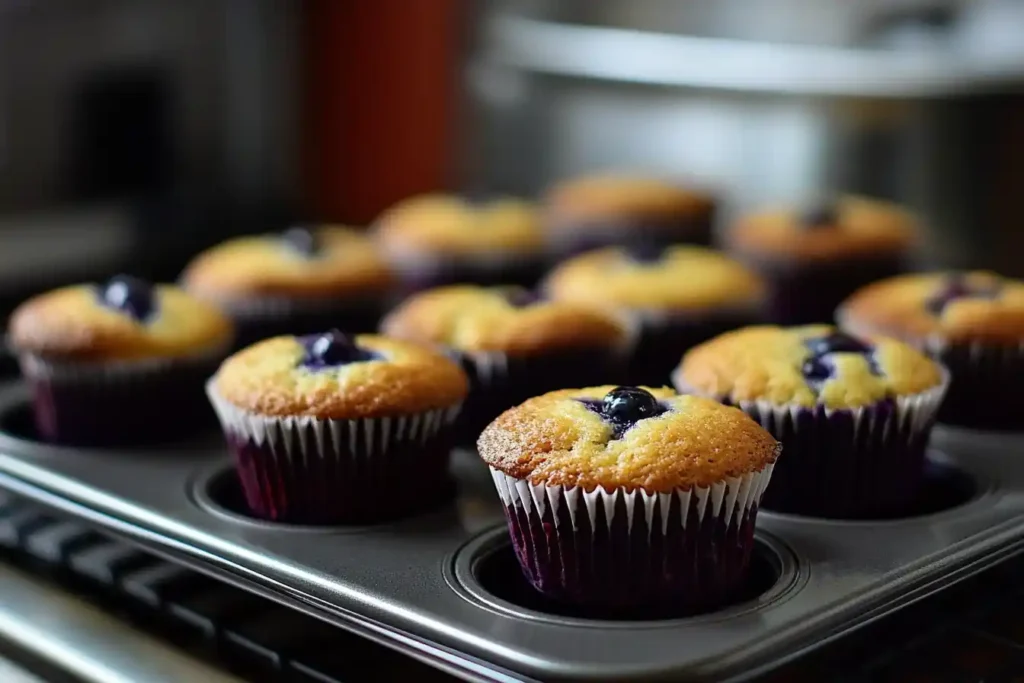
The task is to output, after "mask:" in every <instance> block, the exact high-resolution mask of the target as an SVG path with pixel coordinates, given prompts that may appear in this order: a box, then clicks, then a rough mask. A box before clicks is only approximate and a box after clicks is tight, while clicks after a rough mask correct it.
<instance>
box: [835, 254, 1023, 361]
mask: <svg viewBox="0 0 1024 683" xmlns="http://www.w3.org/2000/svg"><path fill="white" fill-rule="evenodd" d="M837 317H838V318H839V319H840V320H842V321H843V324H844V325H848V326H850V327H851V328H854V329H861V328H863V329H866V330H871V331H877V332H879V333H881V334H889V335H892V336H894V337H898V338H900V339H904V340H905V341H908V342H911V343H914V344H922V343H924V342H926V341H929V342H930V341H935V342H940V343H944V342H972V341H977V342H983V343H989V344H1008V345H1016V344H1019V343H1020V342H1021V341H1022V340H1024V282H1021V281H1019V280H1011V279H1009V278H1004V277H1001V276H999V275H996V274H995V273H991V272H987V271H974V272H943V273H923V274H913V275H902V276H899V277H894V278H889V279H886V280H882V281H880V282H875V283H873V284H870V285H868V286H866V287H864V288H862V289H860V290H859V291H857V292H855V293H854V294H853V295H851V296H850V298H849V299H847V300H846V301H844V302H843V304H842V305H841V306H840V307H839V310H838V312H837Z"/></svg>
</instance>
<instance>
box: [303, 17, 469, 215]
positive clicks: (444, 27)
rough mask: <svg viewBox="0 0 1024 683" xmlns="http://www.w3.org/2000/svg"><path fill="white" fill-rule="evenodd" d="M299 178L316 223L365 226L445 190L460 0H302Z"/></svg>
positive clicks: (455, 85)
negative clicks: (395, 207)
mask: <svg viewBox="0 0 1024 683" xmlns="http://www.w3.org/2000/svg"><path fill="white" fill-rule="evenodd" d="M305 8H306V11H305V16H304V22H305V25H304V40H303V45H304V50H305V54H304V59H305V79H306V80H305V88H304V90H305V93H306V95H305V102H304V108H305V114H304V117H303V121H304V125H303V130H302V136H303V152H304V163H303V167H304V180H305V188H304V189H305V191H306V200H307V203H308V204H309V208H310V209H311V211H312V212H313V213H314V215H315V216H317V217H318V218H320V219H323V220H335V221H345V222H350V223H356V224H359V223H366V222H368V221H370V220H372V219H373V218H374V217H375V216H376V215H377V214H379V213H380V212H381V211H382V210H383V209H385V208H387V207H388V206H389V205H390V204H392V203H394V202H395V201H397V200H399V199H402V198H404V197H407V196H409V195H411V194H416V193H419V192H428V191H434V190H441V189H445V188H446V187H447V186H448V184H449V182H450V177H449V176H450V171H451V167H452V159H453V158H454V155H455V136H454V134H453V130H454V128H455V117H456V112H457V109H458V104H457V103H458V95H459V93H458V62H459V57H460V54H459V53H460V50H461V48H462V34H463V30H462V26H463V12H462V9H463V2H462V1H461V0H372V1H370V0H307V2H306V4H305Z"/></svg>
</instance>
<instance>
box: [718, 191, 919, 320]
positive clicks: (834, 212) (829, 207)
mask: <svg viewBox="0 0 1024 683" xmlns="http://www.w3.org/2000/svg"><path fill="white" fill-rule="evenodd" d="M917 236H918V228H917V225H916V223H915V221H914V218H913V217H912V216H911V215H910V214H908V213H907V212H905V211H903V210H902V209H900V208H898V207H896V206H894V205H891V204H886V203H883V202H879V201H874V200H871V199H865V198H861V197H841V198H839V199H835V200H832V201H822V202H818V203H816V204H812V205H810V206H808V207H806V208H803V209H796V210H794V209H771V210H765V211H762V212H759V213H755V214H752V215H750V216H747V217H745V218H743V219H741V220H740V221H739V223H738V224H737V225H736V227H735V229H733V230H732V231H730V232H729V234H728V238H727V239H728V244H729V250H730V252H731V253H733V254H734V255H735V256H737V257H738V258H740V259H741V260H743V261H744V262H745V263H747V264H748V265H750V266H751V267H753V268H755V269H757V270H758V271H759V272H760V273H761V274H762V275H763V276H764V277H765V278H766V279H767V280H768V282H769V285H770V289H771V315H772V321H773V322H776V323H779V324H784V325H798V324H807V323H828V322H831V321H832V314H833V312H834V310H835V307H836V306H838V305H839V303H840V302H841V301H842V300H843V299H845V298H846V297H847V296H849V295H850V294H852V293H853V291H854V290H856V289H857V288H858V287H861V286H863V285H866V284H868V283H869V282H873V281H875V280H878V279H881V278H884V277H889V276H892V275H896V274H899V273H901V272H903V271H904V270H906V269H907V268H908V267H909V266H910V265H911V258H912V255H913V254H912V252H913V250H914V247H915V245H916V242H917Z"/></svg>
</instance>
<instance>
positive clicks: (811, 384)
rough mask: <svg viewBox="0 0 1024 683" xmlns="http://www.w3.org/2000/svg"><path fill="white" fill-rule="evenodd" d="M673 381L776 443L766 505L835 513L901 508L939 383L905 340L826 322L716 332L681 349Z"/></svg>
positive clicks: (916, 479)
mask: <svg viewBox="0 0 1024 683" xmlns="http://www.w3.org/2000/svg"><path fill="white" fill-rule="evenodd" d="M673 379H674V381H675V385H676V388H677V389H678V390H679V391H681V392H684V393H692V394H698V395H702V396H707V397H711V398H714V399H717V400H719V401H722V402H723V403H726V404H731V405H735V406H738V407H739V408H741V409H742V410H743V411H745V412H746V413H747V414H748V415H750V416H751V417H752V418H753V419H755V420H757V421H758V422H759V423H760V424H761V425H762V426H763V427H764V428H765V429H767V430H768V431H769V432H771V433H772V435H773V436H774V437H775V438H776V439H778V440H779V441H780V442H781V443H782V446H783V453H785V457H783V458H782V459H781V460H780V461H779V465H778V466H777V467H776V468H775V476H774V477H773V479H772V485H771V486H770V487H769V488H768V491H767V492H766V493H765V497H764V507H765V508H767V509H770V510H777V511H780V512H792V513H796V514H804V515H813V516H817V517H831V518H845V519H856V518H884V517H890V516H898V515H901V514H906V513H908V512H909V511H910V508H911V507H912V506H913V505H914V503H915V500H916V496H917V493H918V491H919V488H920V485H921V482H922V479H923V476H924V470H925V447H926V446H927V444H928V436H929V433H930V431H931V427H932V425H933V424H934V422H935V415H936V412H937V411H938V408H939V404H940V403H941V402H942V397H943V395H944V394H945V391H946V385H947V384H948V377H947V373H946V372H945V370H944V369H943V368H942V367H941V366H939V365H938V364H937V363H935V362H933V361H932V360H930V359H929V358H927V357H926V356H925V355H924V354H922V353H920V352H918V351H916V350H915V349H913V348H911V347H910V346H908V345H907V344H904V343H902V342H899V341H897V340H895V339H889V338H886V337H865V338H859V337H854V336H851V335H848V334H845V333H843V332H840V331H838V330H836V328H834V327H831V326H829V325H808V326H806V327H792V328H782V327H771V326H758V327H750V328H747V329H743V330H737V331H734V332H730V333H728V334H724V335H722V336H720V337H718V338H716V339H712V340H711V341H709V342H707V343H705V344H702V345H700V346H698V347H697V348H695V349H692V350H691V351H690V352H689V353H687V354H686V356H685V357H684V358H683V361H682V363H681V364H680V366H679V369H678V370H677V371H676V373H675V375H674V377H673Z"/></svg>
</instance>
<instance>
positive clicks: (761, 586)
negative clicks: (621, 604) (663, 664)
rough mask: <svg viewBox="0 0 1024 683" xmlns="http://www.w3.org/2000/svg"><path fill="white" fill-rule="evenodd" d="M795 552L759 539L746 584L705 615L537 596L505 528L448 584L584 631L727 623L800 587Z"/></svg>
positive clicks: (454, 567) (512, 610)
mask: <svg viewBox="0 0 1024 683" xmlns="http://www.w3.org/2000/svg"><path fill="white" fill-rule="evenodd" d="M798 576H799V572H798V563H797V560H796V557H795V556H794V555H793V553H792V552H791V551H790V550H789V548H787V547H786V546H785V545H783V544H782V543H781V542H779V541H778V540H776V539H775V538H773V537H771V536H769V535H767V534H760V533H759V534H758V535H757V539H756V540H755V545H754V550H753V553H752V554H751V558H750V570H749V575H748V577H747V580H746V581H745V582H744V585H743V587H742V589H741V590H740V591H739V592H738V593H737V594H736V596H735V598H734V599H733V600H731V601H730V602H729V603H727V604H723V605H720V606H719V607H718V609H716V610H712V611H702V612H696V613H695V612H682V613H681V612H679V611H655V612H652V611H651V610H645V611H641V612H632V611H615V612H608V611H603V610H595V609H583V608H579V607H575V606H569V605H565V604H562V603H559V602H556V601H554V600H551V599H549V598H546V597H544V596H543V595H541V594H540V593H538V592H537V591H536V590H535V589H534V588H533V587H532V586H531V585H530V584H529V582H528V581H527V580H526V578H525V577H524V576H523V574H522V571H521V570H520V567H519V563H518V562H517V560H516V557H515V551H514V550H513V548H512V544H511V542H510V541H509V537H508V532H507V531H506V529H505V528H504V527H502V528H499V529H493V530H491V531H488V532H484V533H483V534H481V535H480V536H478V537H476V538H475V539H473V540H472V541H470V542H469V543H468V544H466V545H465V546H463V547H462V548H461V549H460V550H459V551H458V552H457V553H456V554H455V557H454V560H453V562H452V563H451V566H450V567H449V568H448V577H447V578H448V582H449V584H450V585H451V586H452V588H453V589H454V590H455V591H456V592H457V593H459V594H460V595H462V596H463V597H464V598H466V599H468V600H470V601H472V602H474V603H476V604H479V605H483V606H486V607H489V608H491V609H496V610H499V611H501V612H504V613H507V614H512V615H514V616H517V617H521V618H526V619H532V620H542V621H551V622H555V623H560V624H572V625H584V626H607V627H615V626H623V625H628V624H635V623H637V622H643V623H645V624H657V623H665V624H667V625H671V624H677V623H679V622H680V620H683V621H693V620H698V619H726V618H729V617H732V616H738V615H740V614H744V613H747V612H750V611H754V610H758V609H763V608H764V607H766V606H768V605H769V604H771V603H773V602H775V601H777V600H779V599H781V598H782V597H783V596H784V595H785V594H787V593H789V592H790V591H791V590H792V589H793V588H794V586H795V585H796V584H797V579H798Z"/></svg>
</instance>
